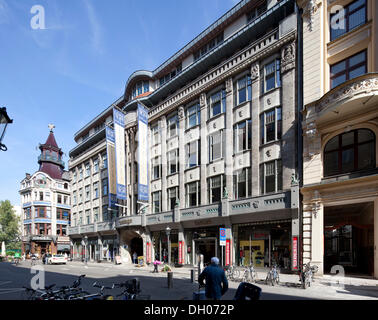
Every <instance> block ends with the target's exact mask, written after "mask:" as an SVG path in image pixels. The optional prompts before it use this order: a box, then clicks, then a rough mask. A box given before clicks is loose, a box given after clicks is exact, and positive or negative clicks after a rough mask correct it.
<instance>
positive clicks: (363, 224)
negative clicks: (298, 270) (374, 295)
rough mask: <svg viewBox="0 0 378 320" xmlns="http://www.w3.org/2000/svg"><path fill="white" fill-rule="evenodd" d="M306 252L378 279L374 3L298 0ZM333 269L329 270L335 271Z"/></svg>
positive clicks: (324, 268)
mask: <svg viewBox="0 0 378 320" xmlns="http://www.w3.org/2000/svg"><path fill="white" fill-rule="evenodd" d="M297 2H298V4H299V6H300V8H301V13H302V17H303V23H302V32H303V68H304V78H303V82H304V87H303V93H304V96H303V99H304V105H305V107H304V111H303V132H304V154H303V158H304V181H303V188H301V193H302V194H303V258H304V262H307V261H309V260H311V261H312V262H313V263H314V264H318V265H319V267H320V268H319V273H323V272H326V273H328V272H330V271H331V269H332V267H333V266H336V265H341V266H343V267H344V269H345V270H344V271H345V272H346V273H347V274H348V273H349V274H350V273H352V274H356V273H357V274H364V275H369V276H372V275H373V276H374V277H378V253H377V247H378V158H377V151H378V144H377V135H378V73H377V70H378V69H377V68H378V33H377V30H378V21H377V15H378V5H377V2H376V1H375V0H357V1H353V0H343V1H341V0H333V1H331V0H328V1H324V0H323V1H319V0H313V1H308V0H301V1H297ZM335 271H336V269H334V270H333V272H335Z"/></svg>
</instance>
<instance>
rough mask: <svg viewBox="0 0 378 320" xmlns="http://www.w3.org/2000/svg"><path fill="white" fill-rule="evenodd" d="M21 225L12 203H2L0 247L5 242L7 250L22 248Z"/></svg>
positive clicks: (0, 210) (0, 208)
mask: <svg viewBox="0 0 378 320" xmlns="http://www.w3.org/2000/svg"><path fill="white" fill-rule="evenodd" d="M19 223H20V218H19V217H17V216H16V214H15V212H14V210H13V206H12V204H11V203H10V201H9V200H5V201H0V246H1V243H2V242H3V241H4V242H5V245H6V248H7V249H20V248H21V241H20V237H21V235H20V231H19ZM0 250H1V248H0Z"/></svg>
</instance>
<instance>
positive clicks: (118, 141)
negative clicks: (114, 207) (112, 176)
mask: <svg viewBox="0 0 378 320" xmlns="http://www.w3.org/2000/svg"><path fill="white" fill-rule="evenodd" d="M113 119H114V140H115V166H116V184H117V192H116V194H117V199H121V200H126V153H125V115H124V114H123V113H122V112H121V111H119V110H117V109H116V108H114V109H113Z"/></svg>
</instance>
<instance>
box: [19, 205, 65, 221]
mask: <svg viewBox="0 0 378 320" xmlns="http://www.w3.org/2000/svg"><path fill="white" fill-rule="evenodd" d="M31 211H32V210H31V208H26V209H24V219H26V220H27V219H31V215H32V212H31ZM34 217H35V218H48V219H51V208H50V207H35V208H34ZM56 219H57V220H69V219H70V212H69V211H68V210H66V209H59V208H57V209H56Z"/></svg>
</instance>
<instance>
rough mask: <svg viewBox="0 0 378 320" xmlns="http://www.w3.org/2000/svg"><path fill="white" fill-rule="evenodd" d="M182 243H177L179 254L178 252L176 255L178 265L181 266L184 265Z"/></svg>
mask: <svg viewBox="0 0 378 320" xmlns="http://www.w3.org/2000/svg"><path fill="white" fill-rule="evenodd" d="M182 253H183V241H180V242H179V252H178V254H179V257H178V259H179V264H183V263H184V259H183V254H182Z"/></svg>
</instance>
